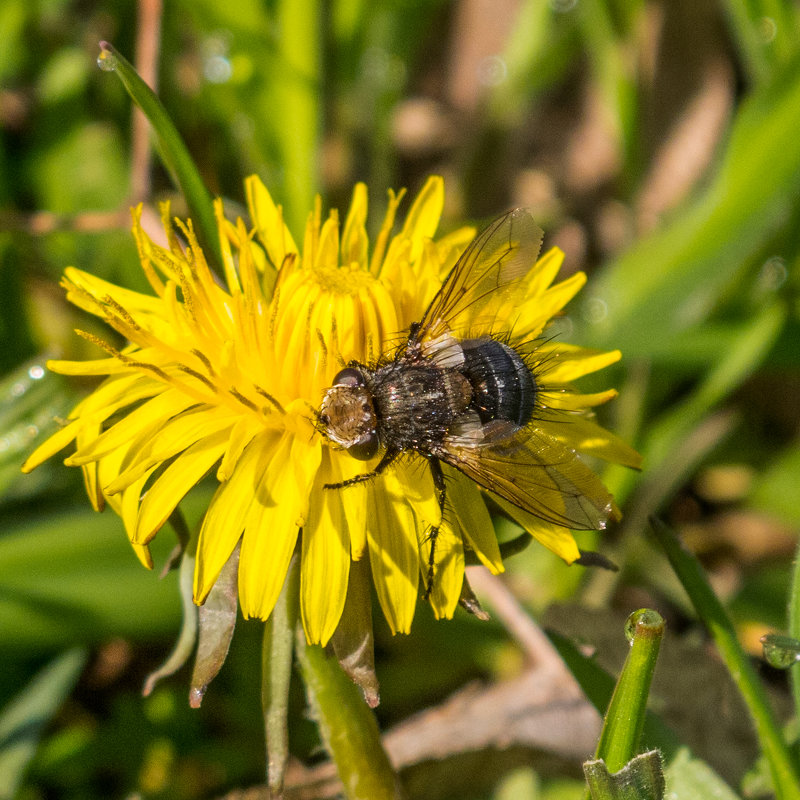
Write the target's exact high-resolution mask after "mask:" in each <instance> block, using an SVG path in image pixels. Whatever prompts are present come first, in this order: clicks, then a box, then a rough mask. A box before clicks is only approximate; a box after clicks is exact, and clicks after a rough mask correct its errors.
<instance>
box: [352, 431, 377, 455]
mask: <svg viewBox="0 0 800 800" xmlns="http://www.w3.org/2000/svg"><path fill="white" fill-rule="evenodd" d="M378 444H379V443H378V434H377V432H376V431H370V432H369V433H365V434H364V435H363V436H360V437H359V439H358V441H357V442H356V443H355V444H352V445H350V447H348V448H347V453H348V455H351V456H352V457H353V458H357V459H358V460H359V461H369V460H370V459H371V458H372V457H373V456H374V455H375V453H377V452H378Z"/></svg>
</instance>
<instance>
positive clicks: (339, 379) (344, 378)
mask: <svg viewBox="0 0 800 800" xmlns="http://www.w3.org/2000/svg"><path fill="white" fill-rule="evenodd" d="M333 385H334V386H364V385H366V381H365V380H364V373H363V372H361V370H360V369H354V368H353V367H346V368H345V369H343V370H341V371H340V372H337V373H336V377H335V378H334V379H333Z"/></svg>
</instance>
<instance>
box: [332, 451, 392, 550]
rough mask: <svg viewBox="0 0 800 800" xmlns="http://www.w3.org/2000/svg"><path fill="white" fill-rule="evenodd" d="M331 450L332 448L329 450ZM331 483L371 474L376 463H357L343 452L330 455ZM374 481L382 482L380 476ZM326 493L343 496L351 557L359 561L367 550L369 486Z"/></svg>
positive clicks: (358, 486)
mask: <svg viewBox="0 0 800 800" xmlns="http://www.w3.org/2000/svg"><path fill="white" fill-rule="evenodd" d="M327 449H330V448H327ZM330 458H331V461H330V470H331V483H342V482H344V481H347V480H350V479H351V478H355V477H356V475H362V474H364V473H366V472H369V469H370V467H372V466H373V465H374V464H375V463H377V462H376V461H374V462H367V463H366V464H365V463H364V462H363V461H357V460H356V459H355V458H353V457H352V456H348V455H347V454H346V453H344V452H341V451H336V450H334V451H332V452H331V453H330ZM374 480H378V481H380V480H381V478H380V476H378V477H377V478H375V479H374ZM323 491H326V492H339V493H340V494H341V503H342V508H343V509H344V515H345V519H346V520H347V528H348V531H349V533H350V557H351V558H352V559H353V561H358V560H359V559H360V558H361V556H363V555H364V550H366V548H367V486H366V484H365V483H356V484H353V485H352V486H345V487H344V488H342V489H324V490H323Z"/></svg>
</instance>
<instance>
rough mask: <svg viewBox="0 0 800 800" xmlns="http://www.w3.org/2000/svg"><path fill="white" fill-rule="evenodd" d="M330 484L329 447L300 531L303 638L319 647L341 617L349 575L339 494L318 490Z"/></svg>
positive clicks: (347, 549)
mask: <svg viewBox="0 0 800 800" xmlns="http://www.w3.org/2000/svg"><path fill="white" fill-rule="evenodd" d="M332 481H333V477H332V474H331V470H330V455H329V448H325V450H324V452H323V456H322V466H321V469H320V471H319V473H318V480H317V483H316V485H315V487H314V491H313V496H314V497H315V502H313V503H312V504H311V506H310V508H309V513H308V520H307V522H306V525H305V527H304V528H303V535H302V536H303V539H302V542H303V549H302V560H301V570H300V612H301V614H302V619H303V628H304V629H305V632H306V638H307V639H308V641H309V643H311V644H321V645H323V646H324V645H326V644H327V643H328V640H329V639H330V638H331V636H333V633H334V631H335V630H336V626H337V625H338V623H339V618H340V617H341V615H342V610H343V608H344V603H345V598H346V597H347V580H348V575H349V572H350V537H349V534H348V530H347V517H346V516H345V513H344V508H343V507H342V492H341V491H336V490H327V491H326V490H323V488H322V486H323V484H325V483H331V482H332Z"/></svg>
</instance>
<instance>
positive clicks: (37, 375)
mask: <svg viewBox="0 0 800 800" xmlns="http://www.w3.org/2000/svg"><path fill="white" fill-rule="evenodd" d="M44 376H45V371H44V367H43V366H42V365H41V364H34V365H33V366H32V367H31V368H30V369H29V370H28V377H29V378H31V379H32V380H34V381H38V380H41V379H42V378H44Z"/></svg>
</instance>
